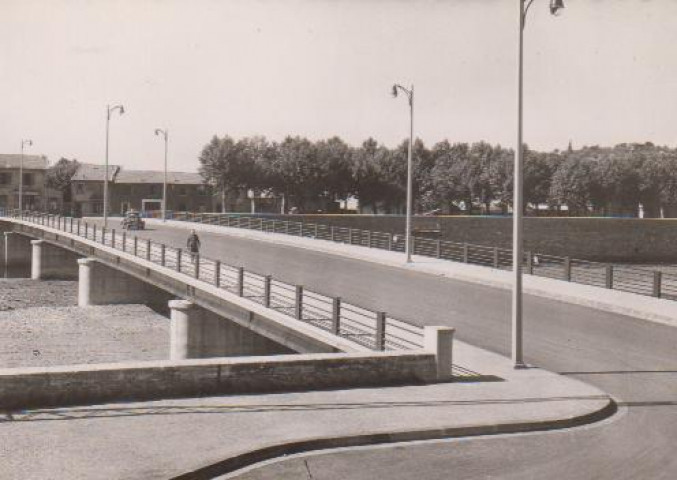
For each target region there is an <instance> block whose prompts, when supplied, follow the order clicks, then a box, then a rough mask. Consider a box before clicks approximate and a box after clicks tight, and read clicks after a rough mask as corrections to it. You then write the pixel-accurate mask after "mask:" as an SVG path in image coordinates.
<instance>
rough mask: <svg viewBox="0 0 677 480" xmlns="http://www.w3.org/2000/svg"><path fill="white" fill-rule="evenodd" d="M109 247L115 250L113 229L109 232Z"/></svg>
mask: <svg viewBox="0 0 677 480" xmlns="http://www.w3.org/2000/svg"><path fill="white" fill-rule="evenodd" d="M110 246H111V247H113V248H115V229H114V228H113V229H112V230H111V231H110Z"/></svg>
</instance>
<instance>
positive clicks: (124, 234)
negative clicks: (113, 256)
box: [122, 230, 127, 252]
mask: <svg viewBox="0 0 677 480" xmlns="http://www.w3.org/2000/svg"><path fill="white" fill-rule="evenodd" d="M122 251H123V252H126V251H127V232H126V231H125V230H123V231H122Z"/></svg>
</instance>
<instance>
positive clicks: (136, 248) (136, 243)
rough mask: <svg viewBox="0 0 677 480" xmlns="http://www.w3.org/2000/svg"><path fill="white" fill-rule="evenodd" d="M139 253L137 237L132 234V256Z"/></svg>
mask: <svg viewBox="0 0 677 480" xmlns="http://www.w3.org/2000/svg"><path fill="white" fill-rule="evenodd" d="M138 253H139V237H137V236H136V235H134V256H135V257H136V256H137V255H138Z"/></svg>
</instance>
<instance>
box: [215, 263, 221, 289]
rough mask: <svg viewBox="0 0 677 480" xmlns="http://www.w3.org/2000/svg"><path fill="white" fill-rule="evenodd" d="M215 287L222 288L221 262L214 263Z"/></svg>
mask: <svg viewBox="0 0 677 480" xmlns="http://www.w3.org/2000/svg"><path fill="white" fill-rule="evenodd" d="M214 285H215V286H216V288H219V287H220V286H221V261H220V260H216V261H215V262H214Z"/></svg>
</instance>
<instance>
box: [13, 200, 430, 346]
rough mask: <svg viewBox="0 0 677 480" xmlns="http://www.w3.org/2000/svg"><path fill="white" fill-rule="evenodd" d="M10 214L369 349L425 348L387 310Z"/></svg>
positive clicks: (76, 222)
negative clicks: (126, 255)
mask: <svg viewBox="0 0 677 480" xmlns="http://www.w3.org/2000/svg"><path fill="white" fill-rule="evenodd" d="M9 216H11V217H13V218H19V219H22V220H24V221H27V222H29V223H33V224H36V225H41V226H44V227H48V228H52V229H56V230H59V231H62V232H65V233H70V234H73V235H76V236H79V237H82V238H84V239H87V240H91V241H94V242H98V243H101V244H102V245H104V246H107V247H110V248H113V249H115V250H119V251H121V252H124V253H128V254H130V255H133V256H135V257H139V258H143V259H145V260H147V261H149V262H152V263H154V264H156V265H158V266H160V267H162V268H168V269H171V270H175V271H176V272H178V273H181V274H184V275H188V276H191V277H193V278H195V279H198V280H200V281H203V282H205V283H208V284H210V285H213V286H216V287H217V288H221V289H224V290H227V291H229V292H231V293H234V294H236V295H238V296H240V297H243V298H247V299H249V300H252V301H255V302H257V303H260V304H261V305H263V306H265V307H267V308H270V309H273V310H276V311H278V312H281V313H283V314H285V315H288V316H290V317H293V318H295V319H297V320H301V321H303V322H306V323H309V324H312V325H314V326H316V327H318V328H321V329H323V330H327V331H330V332H332V333H333V334H335V335H338V336H341V337H345V338H349V339H351V340H353V341H354V342H356V343H358V344H360V345H363V346H365V347H367V348H371V349H373V350H381V351H384V350H417V349H421V348H422V347H423V328H422V327H420V326H418V325H414V324H411V323H408V322H406V321H403V320H398V319H395V318H392V317H390V316H388V315H386V313H385V312H374V311H371V310H368V309H365V308H362V307H360V306H358V305H355V304H352V303H349V302H345V301H343V300H342V299H341V298H339V297H334V298H332V297H328V296H326V295H322V294H319V293H316V292H313V291H310V290H306V289H305V288H304V287H303V286H302V285H291V284H288V283H285V282H282V281H280V280H276V279H274V278H273V277H272V276H270V275H262V274H259V273H255V272H252V271H248V270H245V269H244V267H241V266H235V265H229V264H226V263H224V262H222V261H220V260H213V259H210V258H207V257H203V256H200V255H192V254H191V253H190V252H186V251H184V250H183V249H181V248H175V247H172V246H169V245H166V244H163V243H159V242H154V241H152V240H150V239H144V238H140V237H138V236H137V235H135V234H130V232H128V231H126V230H122V231H119V230H117V231H116V230H115V229H105V228H102V227H101V226H98V225H97V224H95V223H88V222H85V221H82V220H80V219H77V218H73V217H63V216H60V215H52V214H44V213H40V212H23V214H21V213H19V212H18V211H12V212H9Z"/></svg>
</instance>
